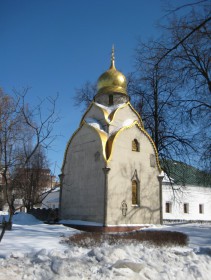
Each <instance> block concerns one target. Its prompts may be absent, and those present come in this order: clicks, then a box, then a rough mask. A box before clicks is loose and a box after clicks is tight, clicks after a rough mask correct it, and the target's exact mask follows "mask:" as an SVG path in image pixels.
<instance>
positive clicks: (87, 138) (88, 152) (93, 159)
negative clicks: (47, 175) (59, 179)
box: [61, 125, 105, 223]
mask: <svg viewBox="0 0 211 280" xmlns="http://www.w3.org/2000/svg"><path fill="white" fill-rule="evenodd" d="M104 166H105V161H104V159H103V155H102V144H101V140H100V138H99V136H98V134H97V132H96V131H95V130H94V129H93V128H91V127H89V126H87V125H84V126H82V127H81V129H80V130H79V131H78V132H77V133H76V135H75V136H74V137H73V139H72V141H71V143H70V145H69V147H68V150H67V154H66V160H65V163H64V168H63V176H64V177H63V184H62V196H61V219H72V220H83V221H92V222H98V223H103V217H104V216H103V215H104V180H105V176H104V172H103V167H104Z"/></svg>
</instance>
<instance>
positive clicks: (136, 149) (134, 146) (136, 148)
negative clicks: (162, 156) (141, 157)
mask: <svg viewBox="0 0 211 280" xmlns="http://www.w3.org/2000/svg"><path fill="white" fill-rule="evenodd" d="M132 151H134V152H139V142H138V140H137V139H134V140H133V141H132Z"/></svg>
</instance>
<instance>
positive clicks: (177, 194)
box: [162, 185, 211, 221]
mask: <svg viewBox="0 0 211 280" xmlns="http://www.w3.org/2000/svg"><path fill="white" fill-rule="evenodd" d="M175 188H176V186H174V189H175ZM162 189H163V219H164V220H191V221H194V220H195V221H211V188H205V187H197V186H187V187H183V188H179V189H178V190H176V191H173V190H172V186H171V185H163V186H162ZM166 203H170V204H171V207H170V213H166ZM184 203H187V204H188V213H184ZM199 204H202V205H203V206H202V209H203V213H199Z"/></svg>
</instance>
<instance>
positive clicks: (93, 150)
mask: <svg viewBox="0 0 211 280" xmlns="http://www.w3.org/2000/svg"><path fill="white" fill-rule="evenodd" d="M160 174H161V169H160V165H159V160H158V153H157V150H156V147H155V145H154V142H153V140H152V139H151V137H150V136H149V134H148V133H147V132H146V130H145V129H144V125H143V123H142V120H141V117H140V116H139V114H138V113H137V112H136V111H135V109H134V108H133V107H132V105H131V104H130V99H129V96H128V94H127V81H126V78H125V76H124V75H123V74H122V73H121V72H119V71H118V70H117V69H116V68H115V60H114V50H112V55H111V66H110V68H109V69H108V70H107V71H106V72H105V73H103V74H102V75H101V76H100V77H99V79H98V90H97V93H96V95H95V97H94V100H93V101H92V103H91V105H90V106H89V108H88V109H87V111H86V112H85V114H84V115H83V117H82V119H81V123H80V126H79V128H78V129H77V130H76V131H75V133H74V134H73V135H72V137H71V138H70V140H69V142H68V143H67V147H66V151H65V155H64V161H63V166H62V174H61V194H60V218H61V219H62V220H68V221H69V223H72V224H77V223H78V224H82V225H83V224H84V225H95V226H100V227H112V226H113V227H124V226H131V227H132V226H138V225H142V224H159V223H161V221H162V211H161V201H162V197H161V196H162V195H161V180H162V177H161V176H160Z"/></svg>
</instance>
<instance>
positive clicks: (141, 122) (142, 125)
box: [128, 101, 144, 128]
mask: <svg viewBox="0 0 211 280" xmlns="http://www.w3.org/2000/svg"><path fill="white" fill-rule="evenodd" d="M128 105H129V107H130V108H131V110H132V111H133V112H134V113H135V114H136V115H137V117H138V119H139V121H140V125H141V127H143V128H144V124H143V121H142V118H141V116H140V115H139V113H138V112H137V111H136V110H135V109H134V108H133V106H132V105H131V103H130V101H129V102H128Z"/></svg>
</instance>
